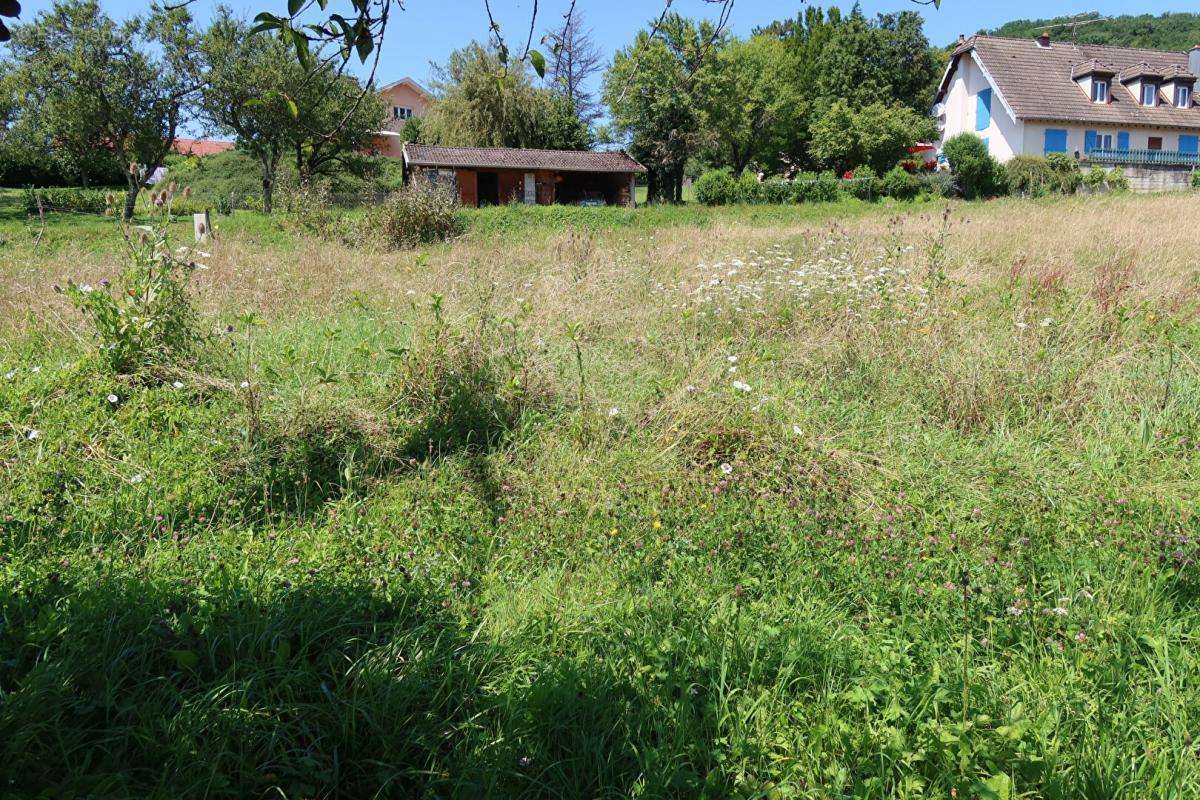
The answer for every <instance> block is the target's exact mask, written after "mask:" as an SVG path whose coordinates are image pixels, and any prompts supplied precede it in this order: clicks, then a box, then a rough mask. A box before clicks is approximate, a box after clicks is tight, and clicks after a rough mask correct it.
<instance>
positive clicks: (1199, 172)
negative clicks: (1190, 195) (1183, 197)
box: [1192, 169, 1200, 189]
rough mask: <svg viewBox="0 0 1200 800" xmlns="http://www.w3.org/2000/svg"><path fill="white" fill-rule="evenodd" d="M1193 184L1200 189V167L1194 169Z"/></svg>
mask: <svg viewBox="0 0 1200 800" xmlns="http://www.w3.org/2000/svg"><path fill="white" fill-rule="evenodd" d="M1192 186H1193V187H1195V188H1198V189H1200V169H1193V170H1192Z"/></svg>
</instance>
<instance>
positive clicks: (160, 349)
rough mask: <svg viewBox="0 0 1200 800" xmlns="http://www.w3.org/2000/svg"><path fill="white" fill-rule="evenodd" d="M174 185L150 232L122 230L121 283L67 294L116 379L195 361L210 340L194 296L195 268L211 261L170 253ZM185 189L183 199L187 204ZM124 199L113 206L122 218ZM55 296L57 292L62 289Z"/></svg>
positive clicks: (81, 286)
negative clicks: (191, 287) (190, 285)
mask: <svg viewBox="0 0 1200 800" xmlns="http://www.w3.org/2000/svg"><path fill="white" fill-rule="evenodd" d="M174 194H175V184H174V183H172V184H171V185H170V186H169V187H167V188H166V189H163V190H161V191H159V192H156V193H154V195H153V196H152V208H153V209H154V212H153V214H154V216H153V218H152V224H148V225H130V224H128V223H125V222H119V223H118V225H119V226H120V231H121V235H122V238H123V239H124V243H125V260H126V264H125V268H124V270H123V271H122V272H121V274H120V276H119V277H118V278H117V279H116V281H115V283H110V282H109V281H107V280H104V281H101V282H100V284H99V285H98V286H91V285H89V284H87V283H76V282H75V281H68V283H67V286H66V290H65V291H66V294H67V296H68V298H70V300H71V303H72V304H73V305H74V306H75V308H76V309H78V311H79V312H80V313H81V314H82V315H83V317H84V319H85V320H87V322H88V323H89V324H90V325H91V327H92V328H93V329H94V332H95V336H96V339H97V340H98V342H99V348H100V353H101V355H102V357H103V359H104V361H105V362H106V363H107V365H108V366H109V368H110V369H111V370H112V371H113V372H114V373H116V374H118V375H133V374H139V373H146V372H149V371H152V370H153V368H155V367H163V366H167V365H170V364H176V363H178V362H179V361H181V360H186V359H188V358H190V357H191V356H193V355H194V353H195V351H196V349H197V347H198V346H199V345H200V344H201V342H202V340H203V339H204V336H203V335H202V334H201V333H200V331H199V328H198V325H197V317H196V312H195V310H194V308H193V306H192V302H191V299H190V297H189V295H188V283H189V281H190V280H191V275H192V273H193V272H194V271H195V270H196V269H201V268H205V267H204V265H202V264H200V263H198V262H197V261H196V258H197V257H200V256H205V255H207V254H205V253H201V252H199V251H197V250H194V249H192V248H190V247H186V246H184V247H178V248H175V249H172V248H171V244H170V221H171V203H172V199H173V197H174ZM187 194H188V190H187V189H185V190H184V193H183V196H184V197H186V196H187ZM118 211H119V199H118V198H117V197H115V196H113V195H109V196H108V198H107V211H106V213H107V214H109V215H113V216H116V215H117V213H118ZM56 288H57V287H56Z"/></svg>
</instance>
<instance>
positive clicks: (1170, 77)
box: [1163, 65, 1196, 83]
mask: <svg viewBox="0 0 1200 800" xmlns="http://www.w3.org/2000/svg"><path fill="white" fill-rule="evenodd" d="M1163 80H1167V81H1181V82H1183V83H1186V82H1188V81H1193V82H1194V81H1195V80H1196V76H1195V75H1193V74H1192V71H1191V69H1189V68H1188V67H1183V66H1179V65H1175V66H1173V67H1167V68H1166V69H1165V70H1163Z"/></svg>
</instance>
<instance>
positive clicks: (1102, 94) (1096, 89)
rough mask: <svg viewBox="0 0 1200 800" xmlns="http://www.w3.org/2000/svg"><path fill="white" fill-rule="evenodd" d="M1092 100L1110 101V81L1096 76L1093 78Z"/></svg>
mask: <svg viewBox="0 0 1200 800" xmlns="http://www.w3.org/2000/svg"><path fill="white" fill-rule="evenodd" d="M1092 102H1093V103H1107V102H1108V81H1105V80H1100V79H1098V78H1095V79H1093V80H1092Z"/></svg>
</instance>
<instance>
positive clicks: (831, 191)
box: [792, 172, 841, 203]
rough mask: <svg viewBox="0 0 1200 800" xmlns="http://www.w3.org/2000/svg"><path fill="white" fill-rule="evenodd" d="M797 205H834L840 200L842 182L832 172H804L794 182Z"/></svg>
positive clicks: (794, 196) (793, 194)
mask: <svg viewBox="0 0 1200 800" xmlns="http://www.w3.org/2000/svg"><path fill="white" fill-rule="evenodd" d="M792 189H793V191H792V196H793V198H795V200H796V202H797V203H832V202H834V201H836V200H837V199H838V194H839V193H840V191H841V182H840V181H838V179H837V176H836V175H834V174H833V173H832V172H821V173H815V172H802V173H800V174H799V175H797V176H796V179H795V180H794V181H792Z"/></svg>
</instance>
